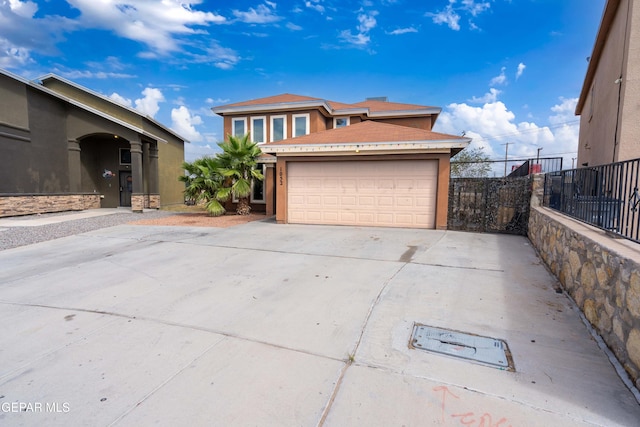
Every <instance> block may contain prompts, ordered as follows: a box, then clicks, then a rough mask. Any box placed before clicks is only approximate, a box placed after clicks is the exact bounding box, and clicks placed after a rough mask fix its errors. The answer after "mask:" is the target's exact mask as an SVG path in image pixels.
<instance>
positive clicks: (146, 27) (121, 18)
mask: <svg viewBox="0 0 640 427" xmlns="http://www.w3.org/2000/svg"><path fill="white" fill-rule="evenodd" d="M67 1H68V3H69V4H70V5H71V6H72V7H75V8H76V9H78V10H79V11H80V13H81V14H80V18H79V19H78V20H79V22H80V23H81V24H82V25H83V26H86V27H89V28H102V29H106V30H109V31H113V32H114V33H116V34H118V35H119V36H121V37H124V38H127V39H131V40H135V41H138V42H141V43H144V44H146V45H147V46H149V47H150V48H151V49H153V50H155V51H157V52H160V53H166V52H171V51H178V50H179V49H180V47H179V46H180V43H179V41H178V40H177V37H178V36H189V35H193V34H198V33H201V30H197V29H194V28H193V27H194V26H207V25H209V24H211V23H213V24H221V23H224V22H226V19H225V18H224V17H223V16H220V15H217V14H215V13H212V12H201V11H197V10H193V8H192V5H197V4H199V3H201V2H202V1H201V0H192V1H190V2H185V1H179V0H162V1H148V0H127V1H121V2H111V1H95V0H67Z"/></svg>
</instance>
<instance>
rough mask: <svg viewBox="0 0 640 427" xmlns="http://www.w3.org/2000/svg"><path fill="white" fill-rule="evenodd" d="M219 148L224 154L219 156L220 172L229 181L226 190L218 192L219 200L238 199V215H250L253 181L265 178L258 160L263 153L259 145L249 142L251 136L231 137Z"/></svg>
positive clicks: (222, 189)
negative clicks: (232, 197)
mask: <svg viewBox="0 0 640 427" xmlns="http://www.w3.org/2000/svg"><path fill="white" fill-rule="evenodd" d="M218 146H219V147H220V148H221V149H222V153H220V154H218V160H219V162H220V168H219V169H218V172H219V173H220V174H221V175H222V176H223V177H225V178H228V179H229V181H228V182H227V183H226V185H225V187H224V188H221V189H220V191H218V196H219V200H227V199H228V198H229V197H230V196H231V195H233V196H235V197H237V198H238V207H237V208H236V213H237V214H238V215H249V213H250V212H251V206H250V205H249V195H250V194H251V181H252V180H254V179H256V180H259V181H262V180H263V179H264V176H263V175H262V172H260V170H259V169H257V166H258V163H257V161H256V160H257V158H258V157H259V156H260V154H261V151H260V148H259V147H258V145H257V144H255V143H254V142H251V141H249V135H245V136H243V137H242V138H239V137H235V136H231V135H229V139H228V140H227V141H225V142H221V143H219V144H218Z"/></svg>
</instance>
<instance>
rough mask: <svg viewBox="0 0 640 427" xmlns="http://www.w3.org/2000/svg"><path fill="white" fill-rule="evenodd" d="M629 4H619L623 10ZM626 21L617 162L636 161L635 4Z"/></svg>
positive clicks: (639, 41) (638, 51)
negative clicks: (627, 30)
mask: <svg viewBox="0 0 640 427" xmlns="http://www.w3.org/2000/svg"><path fill="white" fill-rule="evenodd" d="M629 1H630V0H625V1H623V2H622V4H621V7H622V8H623V10H624V7H625V6H626V3H628V2H629ZM625 13H626V12H625ZM628 20H629V34H628V38H627V52H628V53H627V57H626V64H625V65H626V66H625V70H624V72H623V78H622V85H623V86H622V103H623V108H622V112H621V115H622V117H621V119H620V123H621V126H620V141H621V144H620V147H619V151H618V153H617V159H616V160H617V161H622V160H630V159H636V158H639V157H640V120H639V119H638V118H639V117H640V3H638V2H637V1H635V2H631V3H630V10H629V17H628Z"/></svg>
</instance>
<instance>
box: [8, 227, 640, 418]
mask: <svg viewBox="0 0 640 427" xmlns="http://www.w3.org/2000/svg"><path fill="white" fill-rule="evenodd" d="M0 265H2V268H0V322H1V324H2V325H3V328H2V332H0V425H9V426H14V425H27V426H42V425H47V426H49V425H61V426H62V425H65V426H68V425H92V426H93V425H98V426H99V425H117V426H140V425H152V424H157V425H167V426H170V425H177V424H184V425H193V426H211V425H214V426H217V425H219V426H249V425H251V426H254V425H255V426H318V425H323V426H401V425H405V426H424V425H442V426H485V427H486V426H500V427H506V426H509V425H511V426H514V427H515V426H545V427H546V426H596V425H597V426H637V425H638V420H640V405H639V404H638V402H637V401H636V399H635V397H634V395H633V393H632V392H631V391H630V390H629V389H628V388H626V387H625V385H624V384H623V382H622V381H621V380H620V378H619V377H618V376H617V375H616V372H615V369H614V367H613V366H612V365H611V363H610V361H609V359H608V358H607V356H606V354H605V353H604V352H603V351H602V350H601V349H600V348H599V347H598V345H597V343H596V341H595V340H594V339H593V337H592V336H591V335H590V333H589V331H588V330H587V328H586V327H585V325H584V324H583V322H582V321H581V319H580V316H579V313H578V312H577V311H576V309H575V307H574V305H573V304H572V303H571V301H570V300H569V299H568V298H567V297H566V295H565V294H562V293H556V291H555V290H554V288H556V287H557V281H556V280H555V278H554V277H552V276H551V275H550V273H548V271H547V270H546V269H545V268H544V266H543V265H542V264H541V261H540V259H539V258H538V257H537V256H536V254H535V252H534V251H533V249H532V248H531V246H530V245H529V243H528V240H527V239H525V238H523V237H517V236H505V235H491V234H474V233H458V232H449V231H424V230H406V229H382V228H354V227H325V226H296V225H276V224H274V223H273V222H269V221H263V222H252V223H249V224H245V225H242V226H237V227H231V228H227V229H203V228H185V227H181V228H177V227H146V226H133V225H121V226H117V227H111V228H106V229H102V230H96V231H92V232H88V233H84V234H79V235H75V236H70V237H65V238H62V239H57V240H53V241H49V242H43V243H38V244H35V245H30V246H24V247H19V248H14V249H8V250H5V251H2V252H0ZM416 324H424V325H431V326H435V327H441V328H448V329H452V330H456V331H463V332H468V333H471V334H477V335H481V336H487V337H492V338H498V339H502V340H504V341H505V342H506V343H507V345H508V347H509V350H510V352H511V356H512V359H513V362H514V366H515V370H514V371H509V370H504V369H497V368H495V367H490V366H485V365H482V364H478V363H473V362H470V361H467V360H463V359H459V358H455V357H451V356H445V355H441V354H436V353H430V352H427V351H424V350H417V349H414V348H411V346H410V345H409V341H410V337H411V333H412V331H413V329H414V326H415V325H416ZM14 409H15V410H14Z"/></svg>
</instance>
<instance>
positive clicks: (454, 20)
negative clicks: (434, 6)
mask: <svg viewBox="0 0 640 427" xmlns="http://www.w3.org/2000/svg"><path fill="white" fill-rule="evenodd" d="M456 4H457V3H456V0H449V4H448V5H447V6H446V7H445V8H444V9H443V10H440V11H438V12H435V13H433V12H427V13H425V16H428V17H430V18H431V19H432V21H433V23H434V24H439V25H440V24H446V25H447V26H448V27H449V28H451V29H452V30H454V31H459V30H460V19H461V15H460V13H463V14H466V15H470V16H472V17H477V16H478V15H480V14H481V13H482V12H485V11H486V10H488V9H489V8H490V7H491V3H489V2H478V1H477V0H462V1H461V2H460V6H459V7H458V6H456ZM469 28H470V29H471V30H479V29H480V28H479V27H478V26H477V25H476V24H475V23H474V22H472V21H471V20H470V19H469Z"/></svg>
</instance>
